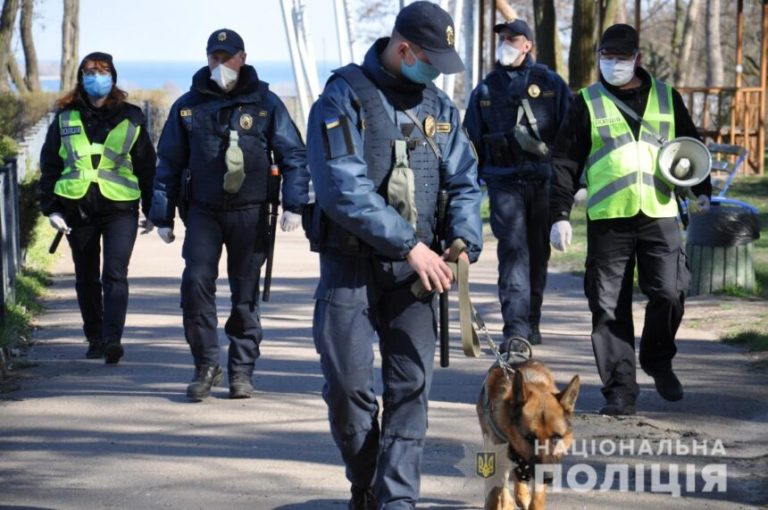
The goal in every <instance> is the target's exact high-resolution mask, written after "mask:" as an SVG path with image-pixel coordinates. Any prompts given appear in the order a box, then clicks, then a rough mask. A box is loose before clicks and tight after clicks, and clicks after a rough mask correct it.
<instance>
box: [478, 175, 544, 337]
mask: <svg viewBox="0 0 768 510" xmlns="http://www.w3.org/2000/svg"><path fill="white" fill-rule="evenodd" d="M488 195H489V198H490V206H491V230H492V231H493V235H494V236H495V237H496V239H498V245H497V248H496V253H497V257H498V261H499V280H498V286H499V301H500V302H501V315H502V317H503V319H504V336H505V337H510V336H513V335H519V336H522V337H524V338H527V337H528V327H529V325H530V324H539V322H540V321H541V305H542V302H543V300H544V287H545V286H546V284H547V264H548V263H549V255H550V251H551V248H550V246H549V183H548V181H515V180H511V179H499V180H494V181H492V182H489V183H488Z"/></svg>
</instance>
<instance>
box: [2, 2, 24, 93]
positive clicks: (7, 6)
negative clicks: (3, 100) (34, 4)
mask: <svg viewBox="0 0 768 510" xmlns="http://www.w3.org/2000/svg"><path fill="white" fill-rule="evenodd" d="M18 10H19V0H5V1H4V2H3V11H2V14H0V92H7V91H9V90H11V87H10V85H9V84H8V61H9V60H11V59H13V58H14V57H13V54H12V53H11V39H12V38H13V27H14V25H15V24H16V13H17V12H18Z"/></svg>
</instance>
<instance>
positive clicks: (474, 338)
mask: <svg viewBox="0 0 768 510" xmlns="http://www.w3.org/2000/svg"><path fill="white" fill-rule="evenodd" d="M465 251H467V245H466V244H465V243H464V241H462V240H461V239H454V240H453V242H452V243H451V246H450V248H448V255H447V256H446V264H447V265H448V267H449V268H450V269H451V272H452V273H453V278H454V280H456V283H457V286H458V293H459V296H458V297H459V329H460V332H461V347H462V350H463V351H464V355H465V356H467V357H468V358H478V357H480V353H481V349H480V336H482V337H483V339H484V340H485V341H486V343H487V344H488V347H490V349H491V352H492V353H493V354H494V357H495V358H496V362H497V363H498V364H499V366H501V367H502V368H503V369H504V375H505V376H506V378H507V380H509V378H510V375H511V374H513V373H514V368H513V366H512V364H513V363H522V362H524V361H527V360H528V359H530V358H531V357H533V349H532V348H531V344H530V343H529V342H528V340H526V339H525V338H523V337H511V338H509V339H507V342H506V353H504V354H506V357H505V356H504V354H502V353H501V352H500V351H499V347H498V346H497V345H496V342H494V341H493V338H491V334H490V332H489V331H488V327H487V326H486V325H485V321H484V320H483V318H482V317H481V316H480V313H479V312H478V311H477V309H476V308H475V307H474V305H473V304H472V300H471V298H470V296H469V262H468V261H467V260H465V259H463V258H461V257H460V255H461V254H462V253H463V252H465ZM411 292H412V293H413V294H414V295H415V296H417V297H419V298H426V297H427V296H429V295H430V294H432V291H427V290H426V289H424V285H423V284H422V283H421V279H418V280H416V281H415V282H413V285H411Z"/></svg>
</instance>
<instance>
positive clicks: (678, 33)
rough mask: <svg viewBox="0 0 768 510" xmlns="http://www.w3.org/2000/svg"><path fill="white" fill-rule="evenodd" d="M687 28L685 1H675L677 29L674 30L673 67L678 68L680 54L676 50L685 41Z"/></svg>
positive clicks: (672, 41)
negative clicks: (684, 30)
mask: <svg viewBox="0 0 768 510" xmlns="http://www.w3.org/2000/svg"><path fill="white" fill-rule="evenodd" d="M684 28H685V0H675V28H674V29H673V30H672V40H671V43H672V46H671V48H672V52H673V53H672V55H671V59H672V66H673V67H674V68H677V57H678V54H677V53H676V52H675V49H676V48H678V47H679V46H680V44H681V43H682V40H683V29H684Z"/></svg>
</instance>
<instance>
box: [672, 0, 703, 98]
mask: <svg viewBox="0 0 768 510" xmlns="http://www.w3.org/2000/svg"><path fill="white" fill-rule="evenodd" d="M701 1H702V0H690V3H689V4H688V13H687V14H686V15H685V28H684V29H683V44H682V45H680V52H679V53H678V54H677V65H676V66H675V86H676V87H682V86H690V85H691V83H690V81H691V80H690V77H691V74H690V73H691V69H692V68H693V66H692V65H690V59H691V50H692V49H693V37H694V30H695V27H696V23H697V21H698V19H699V12H700V11H701Z"/></svg>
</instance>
